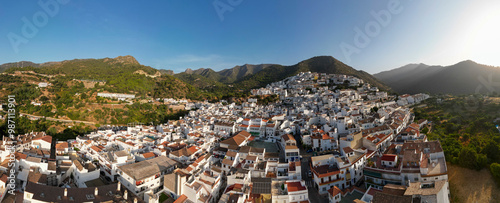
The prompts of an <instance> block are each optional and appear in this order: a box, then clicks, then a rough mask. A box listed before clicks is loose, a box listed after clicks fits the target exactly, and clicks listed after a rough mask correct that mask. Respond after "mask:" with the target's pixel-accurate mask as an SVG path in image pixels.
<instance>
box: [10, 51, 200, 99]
mask: <svg viewBox="0 0 500 203" xmlns="http://www.w3.org/2000/svg"><path fill="white" fill-rule="evenodd" d="M23 63H24V62H23ZM13 64H15V63H10V64H4V65H3V67H6V69H7V70H6V71H5V72H6V73H8V74H11V76H13V75H14V72H15V71H17V70H24V71H33V72H32V73H31V74H30V75H31V76H30V77H32V79H33V77H35V76H36V77H39V78H37V79H33V81H32V83H35V84H37V83H38V82H40V81H47V82H52V83H56V81H52V80H59V79H57V78H61V79H60V80H61V81H71V80H73V79H76V80H82V81H84V80H99V81H105V82H106V83H105V85H104V86H103V87H102V89H99V90H96V91H107V92H116V93H131V94H136V95H138V96H140V95H143V96H146V95H150V96H155V97H156V98H158V97H175V98H190V99H202V98H203V96H202V95H203V94H202V93H201V91H200V90H199V89H196V88H194V87H193V86H191V85H190V84H187V83H185V82H183V81H181V80H179V79H177V78H175V77H173V76H171V75H168V74H162V72H161V71H158V70H156V69H154V68H151V67H149V66H144V65H141V64H140V63H139V62H138V61H137V60H136V59H135V58H134V57H133V56H129V55H128V56H118V57H116V58H103V59H73V60H65V61H60V62H48V63H42V64H36V63H30V62H27V63H26V64H27V65H24V67H17V66H14V65H13ZM27 66H29V67H27ZM7 67H8V68H7ZM164 73H168V72H164ZM34 74H36V75H34ZM46 75H49V76H51V77H53V76H59V77H53V78H54V79H51V78H45V76H46ZM42 76H44V77H42ZM6 77H7V76H6ZM18 77H19V76H18ZM22 77H24V79H26V78H28V75H24V76H22ZM14 79H16V78H14ZM17 80H19V81H20V82H22V78H18V79H17ZM30 80H31V79H30ZM0 81H1V80H0ZM5 81H13V79H12V78H9V80H5ZM5 85H8V84H5Z"/></svg>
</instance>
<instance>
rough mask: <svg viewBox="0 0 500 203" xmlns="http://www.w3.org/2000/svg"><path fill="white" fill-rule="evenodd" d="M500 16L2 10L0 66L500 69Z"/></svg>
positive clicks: (283, 8)
mask: <svg viewBox="0 0 500 203" xmlns="http://www.w3.org/2000/svg"><path fill="white" fill-rule="evenodd" d="M38 2H42V3H43V2H45V3H47V5H50V6H48V7H45V6H41V5H39V3H38ZM54 5H55V6H54ZM214 5H216V6H214ZM44 8H48V9H44ZM56 8H58V9H56ZM498 10H500V1H494V0H491V1H466V0H454V1H451V0H444V1H431V0H424V1H411V0H401V1H391V0H381V1H369V0H363V1H340V0H339V1H326V0H318V1H305V0H303V1H298V0H277V1H265V0H199V1H195V0H193V1H147V3H146V2H144V1H141V2H139V1H97V0H89V1H76V0H59V1H58V0H40V1H2V2H1V3H0V27H1V29H0V63H7V62H15V61H21V60H26V61H33V62H47V61H61V60H67V59H74V58H105V57H116V56H120V55H132V56H134V57H135V58H136V59H137V60H138V61H139V62H140V63H141V64H144V65H148V66H151V67H154V68H159V69H171V70H174V71H175V72H182V71H184V70H185V69H186V68H191V69H197V68H212V69H214V70H221V69H225V68H231V67H233V66H235V65H242V64H245V63H248V64H260V63H278V64H284V65H293V64H296V63H297V62H300V61H302V60H305V59H308V58H311V57H313V56H318V55H330V56H333V57H335V58H337V59H339V60H340V61H343V62H344V63H346V64H348V65H350V66H352V67H354V68H356V69H362V70H365V71H367V72H369V73H377V72H380V71H383V70H388V69H392V68H397V67H399V66H402V65H405V64H408V63H426V64H430V65H451V64H455V63H457V62H460V61H463V60H468V59H470V60H474V61H476V62H479V63H483V64H488V65H495V66H500V57H498V55H497V54H496V53H498V51H496V50H497V49H498V47H500V40H499V37H498V36H500V26H498V22H500V13H498V12H497V11H498ZM373 13H378V14H386V15H380V16H381V17H376V16H377V15H374V14H373ZM388 16H390V17H389V18H390V19H389V18H388ZM380 19H381V20H380ZM33 27H34V28H35V29H36V30H35V31H33V30H32V29H31V30H30V29H29V28H33ZM23 29H24V32H23ZM355 30H359V31H360V32H356V31H355ZM356 40H357V41H356Z"/></svg>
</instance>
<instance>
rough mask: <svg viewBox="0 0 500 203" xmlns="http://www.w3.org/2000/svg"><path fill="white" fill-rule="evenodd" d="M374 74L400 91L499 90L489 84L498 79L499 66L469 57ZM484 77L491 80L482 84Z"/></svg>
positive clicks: (488, 91) (474, 91) (469, 91)
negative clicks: (452, 61)
mask: <svg viewBox="0 0 500 203" xmlns="http://www.w3.org/2000/svg"><path fill="white" fill-rule="evenodd" d="M373 76H375V77H376V78H378V79H380V80H381V81H383V82H384V83H386V84H387V85H389V86H390V87H391V88H392V89H393V90H394V91H396V92H398V93H401V94H403V93H418V92H428V93H431V94H447V93H450V94H475V93H482V94H487V93H493V92H496V93H498V87H496V86H495V87H494V88H492V87H491V85H496V83H495V81H500V67H496V66H489V65H484V64H479V63H477V62H474V61H472V60H464V61H460V62H458V63H455V64H453V65H448V66H439V65H434V66H430V65H426V64H423V63H420V64H408V65H405V66H402V67H399V68H395V69H391V70H388V71H382V72H380V73H376V74H374V75H373ZM490 78H491V80H490ZM485 80H486V81H487V83H491V84H484V83H485Z"/></svg>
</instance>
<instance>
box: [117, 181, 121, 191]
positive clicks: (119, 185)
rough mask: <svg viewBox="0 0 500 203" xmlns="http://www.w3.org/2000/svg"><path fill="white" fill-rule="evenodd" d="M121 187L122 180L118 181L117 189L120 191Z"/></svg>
mask: <svg viewBox="0 0 500 203" xmlns="http://www.w3.org/2000/svg"><path fill="white" fill-rule="evenodd" d="M120 188H121V183H120V181H118V184H117V189H116V191H120Z"/></svg>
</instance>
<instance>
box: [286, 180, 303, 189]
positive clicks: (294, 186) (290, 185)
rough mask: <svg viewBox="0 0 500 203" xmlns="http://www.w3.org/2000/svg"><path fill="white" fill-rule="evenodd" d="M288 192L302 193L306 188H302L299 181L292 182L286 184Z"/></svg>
mask: <svg viewBox="0 0 500 203" xmlns="http://www.w3.org/2000/svg"><path fill="white" fill-rule="evenodd" d="M286 185H287V188H288V192H296V191H302V190H305V189H306V187H304V186H303V185H302V184H301V183H300V181H294V182H286Z"/></svg>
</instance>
